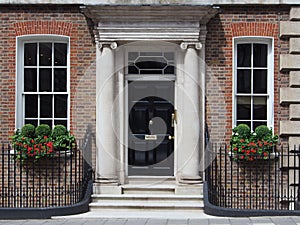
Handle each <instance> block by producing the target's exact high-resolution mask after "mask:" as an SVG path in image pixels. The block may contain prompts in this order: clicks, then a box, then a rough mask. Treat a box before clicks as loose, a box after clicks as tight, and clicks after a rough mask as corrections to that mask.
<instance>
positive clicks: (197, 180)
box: [178, 176, 203, 185]
mask: <svg viewBox="0 0 300 225" xmlns="http://www.w3.org/2000/svg"><path fill="white" fill-rule="evenodd" d="M178 183H179V184H182V185H189V184H190V185H193V184H202V183H203V180H202V177H200V176H190V177H189V176H180V177H179V179H178Z"/></svg>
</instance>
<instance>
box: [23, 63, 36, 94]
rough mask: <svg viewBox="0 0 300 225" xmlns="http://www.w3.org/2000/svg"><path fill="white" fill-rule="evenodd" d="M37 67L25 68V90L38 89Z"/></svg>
mask: <svg viewBox="0 0 300 225" xmlns="http://www.w3.org/2000/svg"><path fill="white" fill-rule="evenodd" d="M36 82H37V75H36V69H24V91H34V92H35V91H37V89H36V86H37V85H36Z"/></svg>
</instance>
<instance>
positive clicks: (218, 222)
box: [208, 218, 230, 225]
mask: <svg viewBox="0 0 300 225" xmlns="http://www.w3.org/2000/svg"><path fill="white" fill-rule="evenodd" d="M208 221H209V225H230V221H229V219H221V218H220V219H209V220H208Z"/></svg>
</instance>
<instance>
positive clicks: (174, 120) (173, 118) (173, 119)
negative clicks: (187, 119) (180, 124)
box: [171, 109, 177, 127]
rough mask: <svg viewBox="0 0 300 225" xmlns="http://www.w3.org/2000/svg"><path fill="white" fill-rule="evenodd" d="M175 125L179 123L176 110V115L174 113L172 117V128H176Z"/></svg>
mask: <svg viewBox="0 0 300 225" xmlns="http://www.w3.org/2000/svg"><path fill="white" fill-rule="evenodd" d="M175 123H177V110H176V109H175V110H174V113H172V116H171V127H174V126H175Z"/></svg>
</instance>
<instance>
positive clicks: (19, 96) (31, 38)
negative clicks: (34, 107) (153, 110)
mask: <svg viewBox="0 0 300 225" xmlns="http://www.w3.org/2000/svg"><path fill="white" fill-rule="evenodd" d="M34 42H37V43H42V42H52V43H53V42H55V43H66V44H67V65H66V66H58V67H57V68H65V69H66V70H67V74H66V76H67V91H66V92H54V91H51V92H45V93H39V95H42V94H51V95H53V94H55V95H57V94H64V95H67V96H68V101H67V129H70V119H71V117H70V108H71V106H70V103H71V99H70V98H71V95H70V80H71V79H70V37H68V36H63V35H52V34H45V35H43V34H34V35H23V36H18V37H16V84H15V85H16V93H15V94H16V102H15V107H16V110H15V111H16V112H15V126H16V128H21V127H22V126H23V125H24V124H23V123H24V117H25V115H24V113H25V111H24V109H25V106H24V95H23V83H24V80H23V79H24V74H23V69H24V68H25V66H24V44H25V43H34ZM53 48H54V46H53ZM53 54H54V51H53V49H52V57H53ZM37 60H39V57H37ZM53 63H54V60H52V65H51V68H52V69H53ZM26 68H31V67H30V66H26ZM32 68H37V67H36V66H34V67H32ZM38 68H49V66H46V67H45V66H39V65H38ZM53 76H54V75H53V71H52V77H53ZM53 87H54V86H53V84H52V88H53ZM30 93H31V92H27V93H26V94H30ZM32 94H37V92H32ZM52 101H54V99H52ZM38 104H39V102H38ZM52 104H53V109H52V110H53V112H52V120H53V118H54V102H52ZM38 110H39V107H38ZM57 119H59V118H57ZM64 119H65V118H64Z"/></svg>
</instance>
